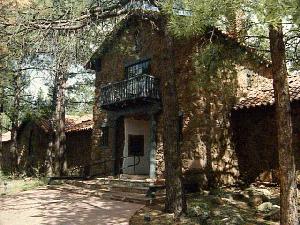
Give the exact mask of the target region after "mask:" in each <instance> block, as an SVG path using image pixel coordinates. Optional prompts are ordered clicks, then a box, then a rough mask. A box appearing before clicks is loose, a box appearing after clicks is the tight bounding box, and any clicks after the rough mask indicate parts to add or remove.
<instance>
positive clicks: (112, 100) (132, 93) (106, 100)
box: [100, 74, 160, 107]
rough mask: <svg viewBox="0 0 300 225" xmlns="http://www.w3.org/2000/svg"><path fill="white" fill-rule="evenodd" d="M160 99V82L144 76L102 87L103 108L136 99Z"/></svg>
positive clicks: (101, 101)
mask: <svg viewBox="0 0 300 225" xmlns="http://www.w3.org/2000/svg"><path fill="white" fill-rule="evenodd" d="M145 98H149V99H156V100H158V99H160V94H159V80H158V79H157V78H156V77H154V76H151V75H148V74H142V75H137V76H134V77H132V78H129V79H126V80H122V81H118V82H115V83H112V84H107V85H105V86H102V87H101V95H100V104H101V106H102V107H103V106H108V105H113V104H116V103H121V102H124V101H130V100H135V99H145Z"/></svg>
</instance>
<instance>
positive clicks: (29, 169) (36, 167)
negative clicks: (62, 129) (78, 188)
mask: <svg viewBox="0 0 300 225" xmlns="http://www.w3.org/2000/svg"><path fill="white" fill-rule="evenodd" d="M92 126H93V121H92V118H91V116H85V117H82V118H78V117H70V116H67V118H66V153H65V154H66V155H65V158H66V163H67V168H68V170H69V172H71V171H72V170H73V169H74V168H76V167H79V166H84V165H86V164H88V163H89V161H90V148H91V135H92ZM53 138H54V132H53V129H52V124H51V120H49V119H45V118H41V119H28V120H26V121H23V122H22V123H21V125H20V126H19V128H18V131H17V156H18V160H17V166H18V171H19V172H21V173H25V174H26V175H28V176H32V175H44V174H46V173H47V172H48V171H49V159H50V154H51V148H52V140H53ZM11 159H12V154H11V150H10V145H9V144H7V142H4V144H3V148H2V149H1V157H0V162H1V168H0V170H2V171H3V172H4V173H10V172H11V171H12V168H11Z"/></svg>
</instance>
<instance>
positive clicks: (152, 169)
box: [149, 114, 157, 179]
mask: <svg viewBox="0 0 300 225" xmlns="http://www.w3.org/2000/svg"><path fill="white" fill-rule="evenodd" d="M149 123H150V141H149V142H150V143H149V154H150V157H149V158H150V172H149V175H150V178H151V179H154V178H155V177H156V127H157V126H156V120H155V115H154V114H151V115H150V120H149Z"/></svg>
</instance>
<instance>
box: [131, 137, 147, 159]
mask: <svg viewBox="0 0 300 225" xmlns="http://www.w3.org/2000/svg"><path fill="white" fill-rule="evenodd" d="M143 155H144V135H132V134H129V135H128V156H143Z"/></svg>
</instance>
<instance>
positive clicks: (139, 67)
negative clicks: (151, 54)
mask: <svg viewBox="0 0 300 225" xmlns="http://www.w3.org/2000/svg"><path fill="white" fill-rule="evenodd" d="M142 74H150V59H147V60H142V61H139V62H136V63H134V64H131V65H129V66H126V67H125V75H126V79H130V78H132V77H135V76H137V75H142Z"/></svg>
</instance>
